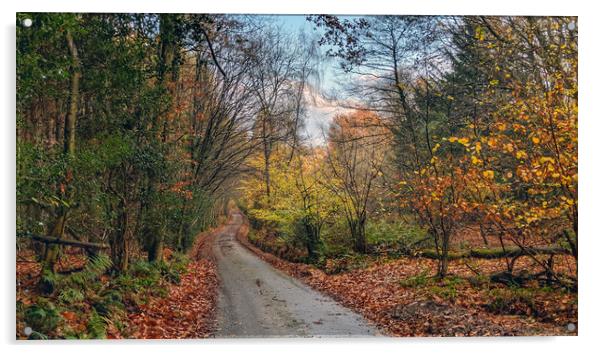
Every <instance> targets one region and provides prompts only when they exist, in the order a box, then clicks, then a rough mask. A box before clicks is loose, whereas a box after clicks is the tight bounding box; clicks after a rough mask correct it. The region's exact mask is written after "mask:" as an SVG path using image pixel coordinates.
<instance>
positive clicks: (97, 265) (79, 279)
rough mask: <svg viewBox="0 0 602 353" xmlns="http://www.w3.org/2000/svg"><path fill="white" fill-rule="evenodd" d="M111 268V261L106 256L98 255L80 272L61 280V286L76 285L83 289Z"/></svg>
mask: <svg viewBox="0 0 602 353" xmlns="http://www.w3.org/2000/svg"><path fill="white" fill-rule="evenodd" d="M111 266H112V262H111V259H110V258H109V257H108V256H107V255H98V256H96V257H94V258H93V259H92V260H91V261H88V263H87V264H86V266H85V267H84V269H83V270H82V271H81V272H77V273H74V274H72V275H70V276H68V277H66V278H64V279H63V281H62V283H61V284H62V285H63V286H65V287H70V286H73V285H77V286H80V287H85V286H86V285H87V284H89V283H91V282H93V281H95V280H96V279H98V278H99V277H100V276H101V275H102V274H103V273H105V272H106V271H107V270H109V269H110V268H111Z"/></svg>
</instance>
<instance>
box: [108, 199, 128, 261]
mask: <svg viewBox="0 0 602 353" xmlns="http://www.w3.org/2000/svg"><path fill="white" fill-rule="evenodd" d="M116 211H117V220H116V221H117V223H116V225H115V230H114V231H113V232H112V234H111V238H110V243H111V244H110V245H111V259H112V261H113V267H114V268H115V270H116V271H118V272H120V273H123V272H125V271H127V269H128V265H129V255H130V254H129V253H130V251H129V250H130V249H129V241H128V231H129V230H128V228H129V215H128V209H127V203H126V201H125V200H124V199H121V200H120V201H119V203H118V205H117V210H116Z"/></svg>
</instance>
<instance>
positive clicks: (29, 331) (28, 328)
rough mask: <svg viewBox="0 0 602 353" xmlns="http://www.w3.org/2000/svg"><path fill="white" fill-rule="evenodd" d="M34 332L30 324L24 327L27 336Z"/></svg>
mask: <svg viewBox="0 0 602 353" xmlns="http://www.w3.org/2000/svg"><path fill="white" fill-rule="evenodd" d="M32 332H33V330H32V329H31V327H29V326H27V327H26V328H24V329H23V333H24V334H25V336H29V335H31V333H32Z"/></svg>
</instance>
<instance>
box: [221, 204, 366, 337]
mask: <svg viewBox="0 0 602 353" xmlns="http://www.w3.org/2000/svg"><path fill="white" fill-rule="evenodd" d="M241 224H242V215H241V214H238V213H235V214H233V215H232V218H231V220H230V222H229V224H227V225H226V226H225V227H224V228H223V230H222V231H221V232H219V233H218V234H217V235H216V238H215V241H214V242H213V253H214V255H215V257H216V259H217V264H218V272H219V277H220V282H221V283H220V290H219V300H218V330H217V332H216V337H291V336H295V337H299V336H303V337H307V336H372V335H376V334H377V330H376V329H375V328H374V327H373V326H371V325H370V324H368V323H367V322H366V321H365V320H364V319H363V318H362V317H361V316H360V315H358V314H356V313H354V312H352V311H351V310H349V309H347V308H345V307H343V306H341V305H339V304H338V303H336V302H335V301H334V300H332V299H330V298H328V297H326V296H324V295H322V294H320V293H318V292H316V291H314V290H313V289H311V288H309V287H308V286H306V285H304V284H303V283H301V282H299V281H298V280H296V279H294V278H291V277H289V276H288V275H286V274H284V273H282V272H280V271H278V270H276V269H274V268H273V267H271V266H270V265H269V264H267V263H265V262H263V261H262V260H261V259H259V258H258V257H257V256H255V255H254V254H253V253H252V252H250V251H249V250H247V249H246V248H245V247H244V246H243V245H241V244H240V243H239V242H238V241H237V240H236V232H237V230H238V229H239V228H240V226H241Z"/></svg>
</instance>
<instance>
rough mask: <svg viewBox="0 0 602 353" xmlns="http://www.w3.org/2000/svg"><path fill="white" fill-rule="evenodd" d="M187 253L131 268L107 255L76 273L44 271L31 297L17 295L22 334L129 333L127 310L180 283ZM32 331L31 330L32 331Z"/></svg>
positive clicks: (19, 334)
mask: <svg viewBox="0 0 602 353" xmlns="http://www.w3.org/2000/svg"><path fill="white" fill-rule="evenodd" d="M188 261H189V260H188V258H187V257H186V256H185V255H182V254H177V253H176V254H174V256H173V257H172V258H171V259H170V260H169V261H167V262H159V263H149V262H147V261H143V260H139V261H136V262H134V263H132V264H131V265H130V267H129V269H128V271H127V272H126V273H122V274H113V273H111V268H112V264H111V261H110V259H109V257H108V256H106V255H100V256H97V257H95V258H93V259H90V260H88V262H87V264H86V265H85V267H84V268H83V269H82V270H81V271H79V272H75V273H72V274H67V275H61V274H55V273H50V272H45V273H43V274H42V281H41V282H40V283H42V285H41V286H40V288H39V289H38V290H39V291H41V292H44V293H45V294H41V293H36V294H37V295H34V296H33V298H34V300H33V302H32V303H28V304H26V303H24V302H23V301H17V323H18V324H19V323H21V325H18V327H21V328H22V331H23V332H17V337H18V338H28V339H46V338H64V339H97V338H107V335H108V334H109V333H108V332H109V331H111V330H113V332H115V331H116V332H118V334H119V335H121V336H122V337H128V336H129V335H130V332H128V326H127V313H129V312H135V311H136V310H138V308H139V306H140V305H142V304H145V303H147V302H148V300H149V299H150V298H152V297H165V296H166V295H167V294H168V285H169V284H170V283H175V284H177V283H179V282H180V277H181V276H182V275H183V274H184V273H185V272H186V267H187V264H188ZM25 331H27V333H29V335H27V333H26V332H25Z"/></svg>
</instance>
